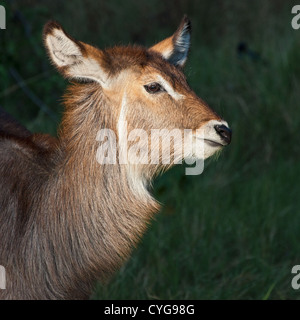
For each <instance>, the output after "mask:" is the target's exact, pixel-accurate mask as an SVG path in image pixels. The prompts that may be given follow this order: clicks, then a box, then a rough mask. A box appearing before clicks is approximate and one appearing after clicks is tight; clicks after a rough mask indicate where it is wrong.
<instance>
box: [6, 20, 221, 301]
mask: <svg viewBox="0 0 300 320" xmlns="http://www.w3.org/2000/svg"><path fill="white" fill-rule="evenodd" d="M54 28H61V27H60V25H58V24H55V23H52V24H51V23H50V24H48V25H47V26H46V27H45V34H46V35H47V34H51V33H52V32H53V30H54ZM74 42H75V43H76V44H77V45H78V46H79V47H80V50H81V52H82V53H83V56H84V57H89V58H93V59H94V60H96V61H98V63H99V65H101V68H103V70H105V72H106V73H108V74H109V78H110V79H111V80H112V81H114V82H113V83H114V85H113V86H112V87H111V88H106V89H104V88H101V86H100V85H99V84H98V83H96V82H92V83H85V84H82V83H79V84H73V85H72V86H71V87H70V88H69V90H68V92H67V94H66V95H65V113H64V116H63V121H62V125H61V128H60V132H59V138H58V139H55V138H52V137H50V136H47V135H32V134H30V133H28V131H27V130H26V129H22V130H21V129H20V126H19V125H18V124H16V123H15V122H14V121H9V120H8V118H7V117H5V116H4V114H0V116H1V118H0V130H1V131H0V150H1V151H0V177H1V178H0V208H1V211H0V265H3V266H4V267H5V268H6V272H7V288H6V290H0V299H82V298H88V297H89V295H90V294H91V292H92V289H93V285H94V283H95V281H96V280H97V279H102V280H105V279H107V278H108V277H109V276H110V275H111V274H112V273H113V272H115V271H116V270H117V269H118V268H119V267H120V265H121V264H122V263H123V262H124V261H125V260H126V259H127V258H128V256H129V255H130V253H131V251H132V248H134V247H135V246H136V245H137V243H138V241H139V239H140V237H141V236H142V235H143V233H144V231H145V229H146V227H147V225H148V223H149V222H150V221H151V219H152V217H153V215H154V213H155V212H157V211H158V209H159V206H158V204H157V203H156V201H155V200H154V199H153V198H152V197H151V195H150V194H149V193H148V192H147V193H144V194H140V193H138V192H136V191H135V190H134V189H132V186H131V185H130V181H129V180H128V170H127V168H126V165H120V164H116V165H100V164H99V163H98V162H97V161H96V152H97V148H98V145H99V143H98V142H97V141H96V136H97V132H98V130H99V129H101V128H111V129H113V130H115V131H117V121H118V117H119V114H120V104H121V94H122V93H123V90H124V81H125V82H126V88H128V86H129V87H130V84H132V83H137V84H141V85H140V86H139V85H137V86H136V87H134V86H133V87H132V88H131V89H130V90H131V91H130V94H128V105H129V106H130V108H129V110H128V113H127V117H128V119H130V121H128V122H129V123H128V126H129V130H130V129H132V128H135V127H136V128H144V129H145V130H146V131H147V132H149V131H150V130H151V128H180V129H184V128H191V129H196V128H198V127H200V126H201V125H202V124H203V123H205V122H207V121H209V120H211V119H220V118H219V117H218V116H217V115H216V114H215V113H214V112H213V111H212V110H211V109H210V108H209V107H208V106H207V105H206V104H205V103H204V102H203V101H202V100H201V99H199V98H198V97H197V96H196V95H195V93H193V92H192V90H191V89H190V88H189V86H188V85H187V83H186V80H185V77H184V75H183V73H182V71H181V69H179V68H177V67H175V66H173V65H171V64H170V63H168V62H167V61H166V60H165V59H163V58H162V57H161V55H160V54H159V52H156V51H155V49H152V50H147V49H146V48H141V47H116V48H113V49H107V50H103V51H101V50H98V49H96V48H94V47H91V46H89V45H86V44H84V43H82V42H79V41H76V40H74ZM58 69H59V71H60V72H61V73H63V74H64V75H65V76H69V73H68V72H69V69H68V67H60V68H58ZM124 72H125V73H124ZM124 74H125V75H126V80H124V79H123V78H122V77H124ZM155 74H160V75H162V76H163V77H164V78H165V79H166V80H167V81H169V82H170V83H171V85H172V87H173V88H174V90H176V92H178V93H180V94H183V95H184V96H185V97H186V98H185V99H184V101H178V102H176V101H173V100H172V99H171V98H170V97H168V96H167V95H162V96H161V97H160V98H159V99H160V100H159V101H160V102H159V103H157V102H156V100H155V99H156V98H157V97H156V98H155V97H152V96H151V97H150V96H149V98H147V99H148V100H145V99H146V98H145V97H146V96H145V93H144V91H143V90H144V89H143V86H142V84H144V83H145V81H146V79H152V78H151V77H153V76H154V75H155ZM120 77H121V78H120ZM157 99H158V98H157ZM21 131H22V132H21ZM160 169H161V166H160V165H156V166H150V165H142V166H141V167H140V168H139V170H140V173H141V174H142V175H143V176H144V177H146V178H147V181H148V182H150V181H151V179H152V177H153V176H154V175H155V174H156V173H157V171H159V170H160Z"/></svg>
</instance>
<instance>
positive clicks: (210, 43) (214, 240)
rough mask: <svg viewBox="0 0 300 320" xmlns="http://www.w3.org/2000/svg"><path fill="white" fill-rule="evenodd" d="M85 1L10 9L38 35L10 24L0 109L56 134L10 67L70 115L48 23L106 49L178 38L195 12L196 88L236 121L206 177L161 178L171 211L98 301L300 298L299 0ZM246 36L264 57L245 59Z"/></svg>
mask: <svg viewBox="0 0 300 320" xmlns="http://www.w3.org/2000/svg"><path fill="white" fill-rule="evenodd" d="M36 2H37V1H36ZM74 2H75V3H76V4H77V6H76V5H74V6H72V7H71V6H70V5H66V6H65V7H64V8H61V7H60V5H59V2H58V1H52V2H51V3H50V1H44V2H43V3H44V6H43V7H42V6H39V5H35V1H31V2H26V1H24V2H22V1H20V2H19V5H18V6H17V5H16V4H14V7H12V6H9V5H7V8H8V7H9V8H11V9H18V10H20V11H21V12H22V13H23V14H24V16H25V17H26V19H28V21H29V23H30V25H31V26H32V33H31V35H30V39H31V40H30V41H29V38H28V39H27V38H26V37H25V36H24V30H23V29H24V28H23V27H22V25H20V23H17V22H15V23H14V24H11V25H9V24H8V29H7V30H6V31H5V32H6V34H5V39H4V41H5V46H2V48H1V51H2V53H4V55H2V57H3V60H2V61H3V62H2V61H1V62H0V74H1V75H2V79H4V82H2V83H1V88H0V105H1V106H3V107H4V108H5V109H7V110H8V111H10V112H11V113H12V114H13V115H14V116H15V117H16V118H18V119H19V120H20V121H22V122H23V123H25V124H26V125H27V126H28V127H29V128H30V129H31V130H33V131H42V132H50V133H52V134H53V133H54V132H55V130H56V125H57V121H54V120H51V119H49V116H47V115H46V114H45V113H44V112H43V111H41V110H40V108H39V107H38V106H36V105H35V104H34V103H33V102H32V101H31V100H30V99H29V98H28V97H27V96H26V95H25V94H24V92H23V91H22V90H21V89H20V88H18V86H17V88H16V89H15V90H14V91H12V92H10V91H9V90H8V89H10V90H12V89H13V86H15V85H16V83H15V80H14V79H13V78H12V77H11V74H10V73H9V68H11V67H13V68H15V69H17V70H18V71H19V73H20V74H21V75H22V76H23V78H24V79H25V80H28V79H29V80H28V87H29V88H30V90H32V91H33V92H34V93H35V94H36V95H37V96H38V97H39V98H40V99H41V100H42V101H43V102H44V103H45V104H46V105H47V106H48V107H49V108H50V109H51V110H52V112H53V113H54V114H55V115H57V117H58V118H59V117H60V114H61V106H60V105H59V103H58V101H59V99H60V96H61V94H62V92H63V90H64V88H65V86H66V82H65V81H64V80H62V79H61V77H60V76H58V75H57V74H56V73H55V72H54V71H53V70H52V68H51V67H50V65H49V63H48V62H47V59H46V56H45V54H44V51H43V49H42V42H41V38H40V36H41V30H42V25H43V23H44V22H45V21H46V20H47V19H49V18H55V19H57V20H59V21H61V22H63V23H64V25H65V27H66V29H67V30H69V31H70V32H72V33H73V34H74V35H75V36H77V37H79V38H80V39H81V40H84V41H87V42H89V41H90V42H91V43H94V44H97V45H98V46H99V47H101V46H102V45H103V46H104V45H111V44H120V43H125V44H126V43H128V42H138V43H143V44H151V43H152V42H153V41H155V40H160V39H162V38H163V37H166V36H168V35H169V34H170V33H171V32H172V31H173V30H174V29H175V28H176V25H177V22H178V21H179V20H180V17H181V16H182V14H183V13H188V14H189V16H190V18H191V20H192V23H193V26H194V29H193V34H192V49H191V53H190V60H189V63H188V65H187V67H186V74H187V76H188V80H189V83H190V84H191V86H192V88H193V89H194V90H195V91H196V92H197V94H198V95H199V96H201V97H202V98H203V99H204V100H206V101H207V102H208V103H209V104H210V105H211V107H213V108H214V109H215V110H216V111H217V112H218V113H220V114H222V115H223V116H224V118H225V119H226V120H227V121H228V122H229V124H230V125H231V127H232V128H233V140H232V144H231V145H230V146H229V147H227V148H226V149H225V150H224V151H223V152H222V154H221V155H220V157H219V159H218V160H217V161H214V160H211V161H208V162H207V163H206V164H205V170H204V172H203V174H202V175H200V176H185V174H184V166H177V167H175V168H173V169H171V170H170V171H169V172H167V173H165V174H164V175H163V176H161V177H159V178H157V180H156V181H155V183H154V194H155V196H156V198H157V199H158V200H159V201H160V202H161V203H162V204H163V208H162V211H161V212H160V213H159V214H158V215H157V216H156V219H155V220H154V221H153V223H152V225H151V226H150V227H149V230H148V232H147V234H146V235H145V237H144V238H143V239H142V242H141V244H140V246H139V247H138V248H137V249H136V250H135V252H134V253H133V255H132V257H131V258H130V259H129V260H128V262H127V263H126V264H125V265H124V266H123V267H122V268H121V270H120V271H119V272H118V273H117V274H116V275H115V276H114V278H113V279H112V280H111V282H110V283H109V284H107V285H103V284H100V283H99V284H98V285H97V288H96V291H95V293H94V295H93V299H299V297H300V292H299V291H296V290H293V289H292V287H291V279H292V275H291V269H292V267H293V266H294V265H295V264H300V232H299V231H300V210H299V208H300V197H299V192H300V182H299V177H300V147H299V143H298V135H299V134H298V128H299V124H300V90H299V89H300V87H299V85H300V82H299V80H300V41H299V39H300V38H299V37H300V31H294V30H293V29H292V28H291V25H290V20H291V14H290V12H291V7H292V5H293V2H290V1H264V3H263V4H262V2H261V1H251V2H241V1H231V0H227V1H224V2H223V1H222V2H219V1H216V2H214V3H212V2H211V1H208V0H207V1H206V0H202V1H179V2H178V5H176V7H174V6H173V5H172V4H173V2H172V1H165V2H164V3H163V4H161V2H159V1H147V2H146V1H140V2H139V4H138V5H135V4H134V3H133V1H128V2H127V1H126V4H125V2H120V1H111V2H109V3H108V2H104V1H103V2H102V1H86V3H87V4H86V5H85V6H83V4H82V3H81V2H80V1H74ZM29 3H31V4H30V5H29ZM78 7H79V8H81V9H80V10H77V9H76V8H78ZM8 11H9V10H8ZM95 12H97V14H95ZM8 15H9V17H10V19H11V20H10V21H13V20H12V17H13V13H12V11H10V12H8ZM74 20H76V21H77V23H76V24H74ZM91 30H92V32H91ZM1 32H2V31H1ZM239 41H246V42H247V43H248V44H249V46H250V47H251V49H252V50H253V51H257V52H259V53H260V55H261V57H262V59H261V60H258V61H252V60H251V58H249V57H247V56H243V57H238V56H237V54H236V46H237V44H238V43H239ZM3 48H5V49H3ZM24 60H25V61H26V63H24ZM37 75H38V76H39V77H38V78H37V79H35V78H34V77H36V76H37ZM32 78H33V79H32ZM30 79H31V80H30Z"/></svg>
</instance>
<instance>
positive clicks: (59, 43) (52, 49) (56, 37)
mask: <svg viewBox="0 0 300 320" xmlns="http://www.w3.org/2000/svg"><path fill="white" fill-rule="evenodd" d="M44 44H45V47H46V49H47V51H48V55H49V57H50V59H51V61H52V63H53V64H54V65H55V67H56V68H57V69H58V71H59V72H60V73H62V74H63V76H65V77H66V78H69V79H78V80H82V79H83V80H94V81H97V82H99V83H100V84H101V85H103V84H104V83H105V82H106V80H107V74H106V72H105V71H104V70H103V68H101V66H100V62H101V50H98V49H96V48H94V47H92V46H90V45H88V44H85V43H83V42H81V41H77V40H75V39H73V38H72V37H71V36H69V35H68V34H67V33H66V32H65V31H64V29H63V28H62V27H61V25H60V24H58V23H57V22H55V21H50V22H48V23H47V24H46V25H45V27H44Z"/></svg>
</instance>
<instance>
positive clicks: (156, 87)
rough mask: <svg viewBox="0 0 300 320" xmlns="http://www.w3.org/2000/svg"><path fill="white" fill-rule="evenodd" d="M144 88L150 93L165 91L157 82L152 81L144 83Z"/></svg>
mask: <svg viewBox="0 0 300 320" xmlns="http://www.w3.org/2000/svg"><path fill="white" fill-rule="evenodd" d="M144 88H145V90H146V91H147V92H148V93H150V94H155V93H159V92H163V91H166V90H165V89H164V88H163V87H162V86H161V85H160V84H159V83H157V82H152V83H150V84H146V85H144Z"/></svg>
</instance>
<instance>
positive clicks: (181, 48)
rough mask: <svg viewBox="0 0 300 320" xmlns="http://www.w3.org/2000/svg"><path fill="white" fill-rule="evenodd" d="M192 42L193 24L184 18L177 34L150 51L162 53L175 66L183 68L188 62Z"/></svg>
mask: <svg viewBox="0 0 300 320" xmlns="http://www.w3.org/2000/svg"><path fill="white" fill-rule="evenodd" d="M190 40H191V22H190V20H189V19H188V17H187V16H184V17H183V19H182V21H181V23H180V25H179V27H178V29H177V30H176V32H175V33H174V34H173V35H172V36H171V37H169V38H167V39H165V40H163V41H161V42H159V43H157V44H156V45H154V46H153V47H151V48H150V49H151V50H153V51H156V52H158V53H160V54H161V55H162V56H163V58H165V59H166V60H168V61H169V62H170V63H172V64H174V65H175V66H180V67H183V66H184V65H185V62H186V60H187V56H188V52H189V49H190Z"/></svg>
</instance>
